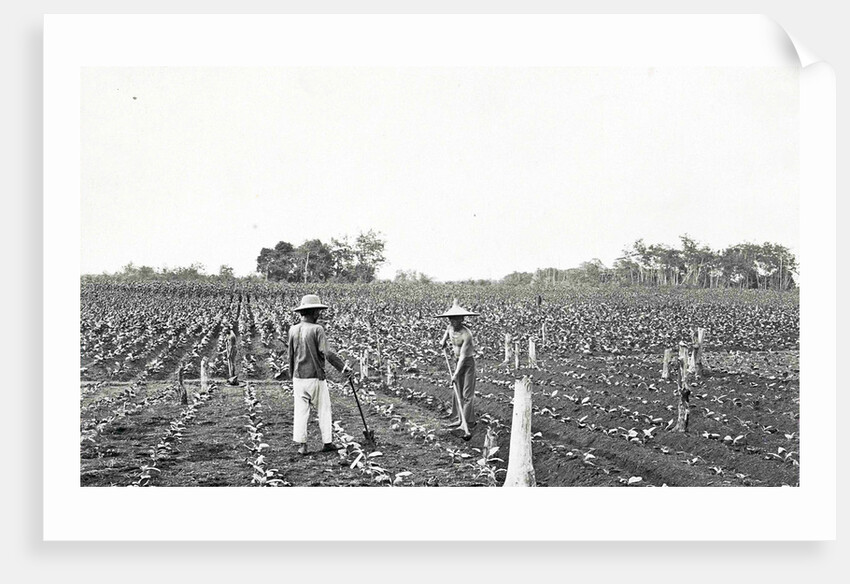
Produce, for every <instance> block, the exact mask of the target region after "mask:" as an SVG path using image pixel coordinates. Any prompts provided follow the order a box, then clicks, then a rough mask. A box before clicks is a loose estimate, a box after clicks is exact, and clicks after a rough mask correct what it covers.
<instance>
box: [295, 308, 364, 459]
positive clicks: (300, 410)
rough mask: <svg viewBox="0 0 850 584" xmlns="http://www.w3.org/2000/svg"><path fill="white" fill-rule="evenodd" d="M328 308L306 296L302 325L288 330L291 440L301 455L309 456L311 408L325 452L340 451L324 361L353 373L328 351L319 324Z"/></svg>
mask: <svg viewBox="0 0 850 584" xmlns="http://www.w3.org/2000/svg"><path fill="white" fill-rule="evenodd" d="M326 308H327V306H326V305H324V304H322V303H321V301H320V300H319V297H318V296H316V295H315V294H307V295H306V296H304V297H303V298H302V299H301V304H300V305H299V306H298V308H295V309H294V311H295V312H297V313H298V314H299V315H300V316H301V322H299V323H298V324H296V325H295V326H292V327H290V329H289V347H288V352H289V372H290V375H291V376H292V393H293V398H294V421H293V424H292V439H293V440H294V441H295V442H297V443H298V454H306V453H307V420H308V418H309V417H310V406H311V405H312V406H313V407H315V408H316V411H317V412H318V414H319V431H320V432H321V433H322V442H323V443H324V446H323V447H322V451H323V452H334V451H336V450H339V447H338V446H336V445H334V444H333V441H332V433H331V398H330V394H329V393H328V384H327V381H325V361H326V360H327V361H328V362H330V364H331V365H333V366H334V367H335V368H336V369H337V370H339V371H341V372H342V373H343V374H344V375H346V376H350V375H351V373H350V371H349V369H348V367H347V366H346V365H345V364H344V363H343V362H342V359H340V358H339V357H338V356H337V355H336V354H335V353H334V352H332V351H331V350H330V349H329V348H328V342H327V338H326V337H325V329H324V328H322V326H321V325H319V324H316V322H317V321H318V319H319V316H320V315H321V312H322V310H324V309H326Z"/></svg>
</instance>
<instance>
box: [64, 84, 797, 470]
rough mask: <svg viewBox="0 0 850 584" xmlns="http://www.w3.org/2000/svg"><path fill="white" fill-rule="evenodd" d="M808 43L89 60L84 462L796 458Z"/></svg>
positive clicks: (279, 466)
mask: <svg viewBox="0 0 850 584" xmlns="http://www.w3.org/2000/svg"><path fill="white" fill-rule="evenodd" d="M798 93H799V92H798V74H797V70H796V69H793V68H787V69H786V68H757V69H745V70H741V69H740V68H731V67H730V68H693V69H672V68H671V69H664V68H535V67H526V68H496V67H494V68H465V67H461V68H416V67H410V68H357V67H351V68H309V67H308V68H184V67H168V68H146V67H132V68H85V69H83V71H82V74H81V105H82V110H81V148H82V151H81V171H82V172H81V174H82V176H81V196H82V216H81V227H82V240H81V245H82V250H81V269H82V273H81V284H80V286H81V293H80V317H81V320H80V381H81V402H80V413H81V416H80V432H81V440H80V482H81V485H83V486H93V487H94V486H129V485H136V486H140V487H147V486H154V485H155V486H159V487H170V486H179V487H188V486H192V487H211V486H247V485H254V486H274V487H282V486H316V487H344V486H358V487H361V486H388V487H389V486H395V487H402V486H432V487H471V486H482V487H497V486H526V487H531V486H547V487H571V486H610V487H650V486H655V487H661V486H671V487H673V486H686V487H687V486H700V487H705V486H718V487H719V486H736V487H746V486H775V487H779V486H796V485H798V483H799V467H800V464H802V461H801V460H800V457H799V440H800V428H799V395H800V384H799V296H798V290H799V273H800V270H801V266H800V265H799V262H798V259H797V258H798V254H797V250H798V247H799V212H798V207H799V203H798V201H799V180H798V174H799V170H798V165H799V154H798V151H799V140H798V130H797V127H798V122H799V117H798V109H799V94H798Z"/></svg>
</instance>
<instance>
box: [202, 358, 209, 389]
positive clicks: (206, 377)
mask: <svg viewBox="0 0 850 584" xmlns="http://www.w3.org/2000/svg"><path fill="white" fill-rule="evenodd" d="M207 361H208V359H207V358H206V357H203V358H202V359H201V393H209V391H210V378H209V373H208V371H207V366H208V365H207Z"/></svg>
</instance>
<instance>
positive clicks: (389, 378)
mask: <svg viewBox="0 0 850 584" xmlns="http://www.w3.org/2000/svg"><path fill="white" fill-rule="evenodd" d="M394 384H395V373H394V372H393V366H392V364H391V363H390V362H389V361H387V387H390V386H392V385H394Z"/></svg>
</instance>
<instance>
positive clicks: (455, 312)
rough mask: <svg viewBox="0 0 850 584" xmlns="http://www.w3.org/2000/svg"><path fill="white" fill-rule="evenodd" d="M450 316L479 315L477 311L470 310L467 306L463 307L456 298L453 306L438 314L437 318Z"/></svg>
mask: <svg viewBox="0 0 850 584" xmlns="http://www.w3.org/2000/svg"><path fill="white" fill-rule="evenodd" d="M450 316H479V314H478V313H477V312H469V311H468V310H466V309H465V308H461V307H460V305H459V304H458V303H457V298H455V300H454V303H453V304H452V307H451V308H449V309H448V310H447V311H445V312H444V313H443V314H438V315H437V318H443V317H445V318H448V317H450Z"/></svg>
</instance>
